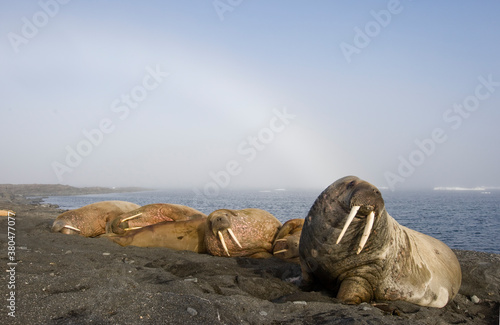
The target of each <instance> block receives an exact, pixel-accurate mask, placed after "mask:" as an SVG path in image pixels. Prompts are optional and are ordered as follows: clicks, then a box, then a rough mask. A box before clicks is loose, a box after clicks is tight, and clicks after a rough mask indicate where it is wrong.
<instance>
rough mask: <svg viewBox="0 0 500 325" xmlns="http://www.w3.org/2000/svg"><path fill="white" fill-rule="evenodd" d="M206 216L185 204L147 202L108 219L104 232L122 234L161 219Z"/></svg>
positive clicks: (172, 219)
mask: <svg viewBox="0 0 500 325" xmlns="http://www.w3.org/2000/svg"><path fill="white" fill-rule="evenodd" d="M206 217H207V216H206V215H205V214H204V213H202V212H200V211H198V210H196V209H193V208H190V207H187V206H185V205H180V204H168V203H156V204H148V205H144V206H142V207H140V208H138V209H135V210H132V211H129V212H127V213H124V214H122V215H120V216H118V217H116V218H114V219H113V220H110V221H109V222H108V223H107V224H106V232H107V233H111V232H112V233H115V234H118V235H123V234H124V233H125V232H126V231H127V230H131V229H138V228H142V227H145V226H149V225H152V224H155V223H160V222H163V221H181V220H190V219H199V218H206Z"/></svg>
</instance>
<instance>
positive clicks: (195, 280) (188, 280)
mask: <svg viewBox="0 0 500 325" xmlns="http://www.w3.org/2000/svg"><path fill="white" fill-rule="evenodd" d="M184 282H194V283H197V282H198V278H187V279H184Z"/></svg>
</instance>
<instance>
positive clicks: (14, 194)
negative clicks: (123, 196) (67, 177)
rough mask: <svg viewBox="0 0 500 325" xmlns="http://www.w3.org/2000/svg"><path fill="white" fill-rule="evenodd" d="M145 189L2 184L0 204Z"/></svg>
mask: <svg viewBox="0 0 500 325" xmlns="http://www.w3.org/2000/svg"><path fill="white" fill-rule="evenodd" d="M147 190H148V189H147V188H143V187H116V188H109V187H98V186H93V187H74V186H69V185H61V184H0V202H1V201H4V202H8V201H11V202H14V201H16V200H17V201H19V200H23V199H26V198H27V197H47V196H67V195H86V194H107V193H128V192H141V191H147Z"/></svg>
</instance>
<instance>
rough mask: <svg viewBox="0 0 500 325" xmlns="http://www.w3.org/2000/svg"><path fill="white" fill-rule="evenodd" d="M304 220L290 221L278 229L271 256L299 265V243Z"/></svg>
mask: <svg viewBox="0 0 500 325" xmlns="http://www.w3.org/2000/svg"><path fill="white" fill-rule="evenodd" d="M303 226H304V219H291V220H288V221H287V222H285V223H284V224H283V227H281V228H280V230H279V231H278V234H277V235H276V239H275V240H274V243H273V255H274V256H276V257H278V258H280V259H282V260H286V261H289V262H294V263H299V243H300V234H301V232H302V227H303Z"/></svg>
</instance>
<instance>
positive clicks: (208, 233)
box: [205, 209, 281, 258]
mask: <svg viewBox="0 0 500 325" xmlns="http://www.w3.org/2000/svg"><path fill="white" fill-rule="evenodd" d="M280 227H281V222H280V221H279V220H278V219H276V217H274V216H273V215H272V214H270V213H269V212H267V211H264V210H261V209H243V210H229V209H220V210H216V211H214V212H212V213H210V215H209V216H208V218H207V222H206V230H205V246H206V248H207V252H208V253H209V254H211V255H215V256H245V257H252V258H268V257H271V256H272V247H273V242H274V239H275V237H276V234H277V233H278V230H279V229H280Z"/></svg>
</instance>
